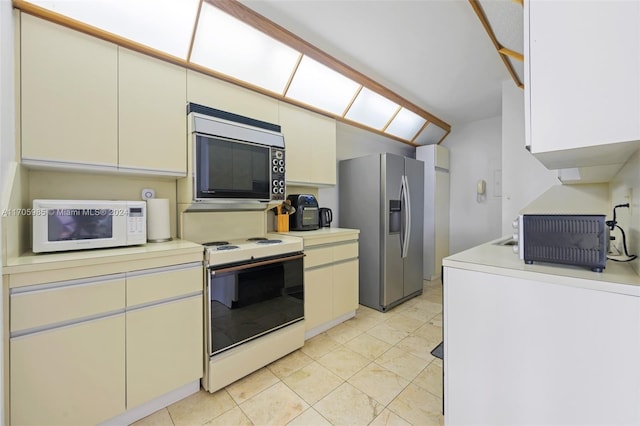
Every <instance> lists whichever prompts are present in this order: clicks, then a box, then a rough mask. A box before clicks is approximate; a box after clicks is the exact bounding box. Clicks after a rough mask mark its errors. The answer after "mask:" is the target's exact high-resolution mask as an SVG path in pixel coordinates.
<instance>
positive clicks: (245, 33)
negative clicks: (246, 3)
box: [191, 3, 300, 95]
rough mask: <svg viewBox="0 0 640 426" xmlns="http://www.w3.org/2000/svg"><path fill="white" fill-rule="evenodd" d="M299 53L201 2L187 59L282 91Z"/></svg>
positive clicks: (269, 88) (255, 83) (262, 86)
mask: <svg viewBox="0 0 640 426" xmlns="http://www.w3.org/2000/svg"><path fill="white" fill-rule="evenodd" d="M299 57H300V53H298V52H297V51H296V50H294V49H292V48H290V47H289V46H287V45H285V44H283V43H280V42H279V41H277V40H275V39H273V38H271V37H269V36H268V35H266V34H264V33H262V32H260V31H258V30H256V29H255V28H253V27H251V26H249V25H247V24H245V23H243V22H241V21H239V20H237V19H236V18H234V17H232V16H230V15H228V14H226V13H225V12H223V11H221V10H219V9H217V8H215V7H213V6H211V5H209V4H208V3H203V5H202V10H201V12H200V21H199V23H198V29H197V31H196V36H195V41H194V44H193V51H192V53H191V62H193V63H195V64H199V65H202V66H204V67H207V68H210V69H212V70H215V71H218V72H221V73H223V74H226V75H229V76H232V77H234V78H237V79H239V80H242V81H245V82H247V83H250V84H253V85H255V86H258V87H261V88H264V89H267V90H270V91H272V92H275V93H278V94H280V95H281V94H282V93H283V92H284V90H285V86H286V84H287V82H288V81H289V78H290V77H291V73H292V72H293V69H294V68H295V65H296V62H297V61H298V58H299Z"/></svg>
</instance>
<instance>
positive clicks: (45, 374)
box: [9, 313, 125, 426]
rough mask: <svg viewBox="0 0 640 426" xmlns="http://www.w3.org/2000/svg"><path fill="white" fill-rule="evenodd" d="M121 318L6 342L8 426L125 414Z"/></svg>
mask: <svg viewBox="0 0 640 426" xmlns="http://www.w3.org/2000/svg"><path fill="white" fill-rule="evenodd" d="M124 335H125V318H124V314H123V313H122V314H118V315H115V316H111V317H106V318H102V319H98V320H93V321H85V322H82V323H78V324H74V325H69V326H65V327H59V328H55V329H51V330H47V331H43V332H37V333H33V334H30V335H25V336H21V337H16V338H12V339H11V342H10V355H9V356H10V362H11V373H10V383H11V385H10V399H11V424H13V425H37V426H42V425H90V424H96V423H99V422H101V421H104V420H107V419H109V418H111V417H114V416H116V415H118V414H119V413H121V412H123V411H124V410H125V352H124V342H125V339H124Z"/></svg>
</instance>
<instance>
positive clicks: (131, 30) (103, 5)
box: [29, 0, 198, 59]
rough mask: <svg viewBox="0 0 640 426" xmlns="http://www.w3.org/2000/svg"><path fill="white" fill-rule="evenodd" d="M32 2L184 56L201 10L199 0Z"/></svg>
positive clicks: (179, 56)
mask: <svg viewBox="0 0 640 426" xmlns="http://www.w3.org/2000/svg"><path fill="white" fill-rule="evenodd" d="M29 2H30V3H32V4H35V5H37V6H40V7H43V8H45V9H48V10H50V11H52V12H55V13H58V14H60V15H64V16H67V17H69V18H72V19H75V20H77V21H80V22H84V23H85V24H88V25H91V26H93V27H96V28H99V29H101V30H104V31H107V32H110V33H113V34H116V35H119V36H121V37H123V38H126V39H129V40H131V41H134V42H137V43H140V44H142V45H145V46H147V47H150V48H152V49H156V50H160V51H162V52H165V53H168V54H170V55H173V56H176V57H178V58H182V59H186V57H187V53H188V52H189V44H190V43H191V32H192V29H193V25H194V23H195V20H196V14H197V12H198V0H135V1H131V0H91V1H52V0H29Z"/></svg>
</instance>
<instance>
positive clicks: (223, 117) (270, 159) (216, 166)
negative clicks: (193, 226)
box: [188, 103, 286, 202]
mask: <svg viewBox="0 0 640 426" xmlns="http://www.w3.org/2000/svg"><path fill="white" fill-rule="evenodd" d="M188 113H189V125H190V130H191V132H192V137H193V154H192V155H193V164H194V167H193V192H194V194H193V200H194V202H218V201H223V202H224V201H235V202H238V201H243V202H244V201H252V202H269V201H278V200H284V194H285V169H286V165H285V150H284V136H283V135H282V133H281V131H280V126H279V125H277V124H272V123H267V122H263V121H259V120H255V119H252V118H249V117H244V116H240V115H237V114H232V113H229V112H225V111H220V110H217V109H214V108H210V107H206V106H202V105H198V104H193V103H190V104H189V105H188Z"/></svg>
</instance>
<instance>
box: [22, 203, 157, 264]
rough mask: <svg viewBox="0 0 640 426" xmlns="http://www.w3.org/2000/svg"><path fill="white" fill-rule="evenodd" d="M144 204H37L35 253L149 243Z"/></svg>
mask: <svg viewBox="0 0 640 426" xmlns="http://www.w3.org/2000/svg"><path fill="white" fill-rule="evenodd" d="M146 213H147V204H146V203H145V202H144V201H110V200H33V211H32V217H33V246H32V250H33V252H34V253H43V252H56V251H67V250H85V249H94V248H106V247H121V246H131V245H136V244H145V243H146V242H147V214H146Z"/></svg>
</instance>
